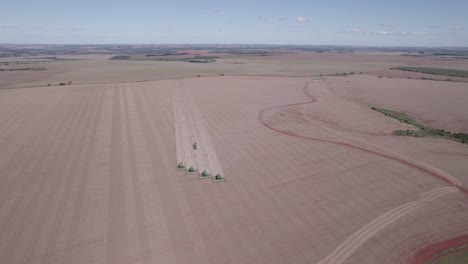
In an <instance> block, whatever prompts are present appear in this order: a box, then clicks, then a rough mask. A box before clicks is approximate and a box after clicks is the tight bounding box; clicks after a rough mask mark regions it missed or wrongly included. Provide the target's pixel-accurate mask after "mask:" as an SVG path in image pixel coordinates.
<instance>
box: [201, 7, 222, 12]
mask: <svg viewBox="0 0 468 264" xmlns="http://www.w3.org/2000/svg"><path fill="white" fill-rule="evenodd" d="M200 9H201V10H204V11H207V12H213V13H220V12H221V11H222V10H221V9H220V8H216V7H208V6H205V7H201V8H200Z"/></svg>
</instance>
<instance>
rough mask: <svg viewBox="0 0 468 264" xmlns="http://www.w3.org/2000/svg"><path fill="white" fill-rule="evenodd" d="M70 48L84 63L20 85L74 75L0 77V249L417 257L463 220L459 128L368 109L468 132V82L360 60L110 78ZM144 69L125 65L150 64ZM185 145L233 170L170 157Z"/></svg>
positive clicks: (184, 151) (150, 255) (33, 256)
mask: <svg viewBox="0 0 468 264" xmlns="http://www.w3.org/2000/svg"><path fill="white" fill-rule="evenodd" d="M67 63H72V62H67ZM76 63H82V64H80V65H83V66H82V67H81V68H79V70H78V71H80V73H76V70H72V71H70V72H69V73H60V74H59V75H53V76H50V77H47V78H50V79H45V80H31V81H27V82H26V83H20V82H19V81H18V83H16V84H13V86H15V87H21V85H24V86H31V85H33V84H34V85H36V84H40V83H43V82H44V81H46V82H48V81H49V80H55V81H69V80H71V81H73V85H67V86H63V87H62V86H61V87H47V86H45V85H43V86H41V87H36V88H22V89H4V90H1V91H0V128H1V131H2V133H0V171H1V172H2V177H1V178H0V181H1V184H0V238H1V239H0V259H1V260H2V262H5V263H12V264H19V263H21V264H26V263H47V264H50V263H112V264H114V263H169V264H170V263H178V264H182V263H321V264H324V263H333V264H338V263H389V264H390V263H408V262H409V261H411V259H412V257H413V253H414V252H416V251H418V250H419V249H421V248H424V247H426V246H427V245H430V244H435V243H438V242H443V241H445V240H449V239H452V238H454V237H458V236H461V235H467V234H468V221H467V220H468V193H467V191H466V189H467V188H468V174H467V171H468V163H467V162H466V160H467V157H468V147H467V145H464V144H460V143H457V142H453V141H449V140H444V139H432V138H411V137H397V136H393V135H391V132H392V131H393V130H396V129H404V128H405V125H403V124H401V123H398V122H396V121H395V120H392V119H390V118H386V117H384V116H382V115H381V114H380V113H377V112H375V111H373V110H371V109H370V108H369V104H375V105H377V106H380V107H383V108H390V109H395V110H400V111H404V112H408V113H410V114H415V116H416V118H418V119H419V120H422V121H423V122H424V121H425V122H428V123H431V122H433V123H434V124H437V125H440V126H441V127H447V128H450V129H451V130H461V131H465V132H466V129H468V126H467V125H468V121H467V120H466V115H464V113H466V112H468V111H467V110H468V109H466V107H467V104H466V102H467V97H466V94H467V93H466V89H468V87H467V84H464V83H449V82H439V81H420V80H407V79H406V80H404V79H400V80H397V79H388V78H381V79H379V78H376V77H375V76H371V75H364V74H363V75H358V76H353V77H334V78H331V77H326V78H325V77H322V78H310V77H307V76H303V77H259V76H218V77H196V78H185V79H171V80H160V81H149V82H121V83H110V81H109V79H110V77H109V76H111V71H110V70H109V69H107V68H106V67H102V65H101V66H100V68H101V69H102V72H101V73H102V74H103V76H105V73H106V72H108V73H109V76H107V77H103V76H101V77H99V78H102V79H101V80H99V79H93V78H94V77H92V76H98V75H97V74H95V75H92V74H91V75H90V76H91V77H90V78H91V80H90V81H89V84H76V83H79V82H80V81H76V79H74V78H70V77H72V76H75V77H76V76H81V77H80V78H82V79H79V80H81V81H83V82H88V81H85V78H86V76H87V74H88V73H89V72H91V71H92V68H91V69H88V68H87V67H85V65H86V63H89V62H82V61H78V62H76ZM94 63H103V64H107V63H109V65H110V66H109V67H111V66H112V67H114V66H115V65H117V64H118V63H128V62H115V61H112V62H111V61H94ZM114 63H117V64H114ZM131 63H135V65H137V63H140V64H138V65H139V66H138V67H140V68H145V67H146V66H148V65H153V63H162V62H131ZM145 63H148V65H147V64H145ZM170 63H172V62H170ZM176 63H182V62H176ZM220 63H221V62H220ZM248 63H251V62H248ZM379 63H380V62H379ZM118 65H119V66H115V67H129V66H128V64H127V65H126V66H125V64H118ZM145 65H146V66H145ZM165 65H172V64H165ZM179 65H180V64H177V65H174V68H170V69H172V70H174V71H175V69H177V67H178V66H179ZM185 65H187V66H186V67H195V66H193V64H189V63H187V64H185ZM213 65H217V64H213ZM226 65H231V66H230V67H240V66H242V64H226ZM336 65H338V63H337V64H336ZM344 65H346V63H345V64H344ZM167 67H169V66H167ZM171 67H172V66H171ZM196 67H198V66H196ZM252 67H253V66H252ZM273 67H281V66H278V65H277V64H276V65H275V66H273ZM288 67H289V66H284V69H289V68H288ZM354 67H355V66H354ZM140 68H135V69H134V70H135V73H134V74H135V75H132V72H131V71H129V72H128V76H127V77H125V76H123V77H121V78H128V80H129V81H132V80H133V78H135V79H137V78H140V77H141V75H140V74H148V75H151V74H153V72H152V71H153V70H148V71H147V72H146V73H141V72H140V70H139V69H140ZM121 69H122V71H124V68H121ZM351 69H353V68H352V67H351ZM354 69H356V68H354ZM199 71H200V68H196V71H194V72H193V73H194V74H195V73H198V72H199ZM258 71H260V70H258ZM291 71H293V70H291ZM304 71H306V70H304ZM116 72H119V71H114V72H112V76H114V75H118V74H116ZM154 72H158V71H156V70H154ZM215 72H216V73H217V72H218V70H215ZM185 73H186V72H185ZM185 73H184V74H185ZM256 73H258V72H256ZM73 74H76V75H73ZM175 74H179V73H175ZM270 74H271V72H270ZM58 76H61V77H60V78H59V77H58ZM64 76H65V77H64ZM161 76H163V74H162V73H161ZM169 77H170V76H169ZM179 77H182V76H179ZM76 78H78V77H76ZM96 78H97V77H96ZM105 78H107V80H105ZM166 78H168V77H167V76H166ZM168 79H170V78H168ZM141 80H142V79H140V81H141ZM98 81H103V83H102V84H99V83H95V84H92V82H98ZM106 81H107V83H105V82H106ZM117 81H119V80H117ZM117 81H116V82H117ZM11 85H12V84H9V86H8V87H9V88H12V86H11ZM392 89H393V90H392ZM188 122H190V125H188V124H189V123H188ZM193 140H196V141H198V144H199V149H198V150H197V151H199V152H196V153H194V151H193V150H192V149H191V143H192V142H191V141H193ZM187 144H190V145H189V146H187ZM180 159H183V160H184V161H185V162H187V163H188V162H193V163H196V165H197V166H198V167H202V166H203V167H207V168H208V169H209V170H212V171H213V172H215V171H216V172H219V171H221V172H222V174H223V176H224V177H225V179H226V180H227V181H226V182H220V183H214V182H212V181H211V180H206V179H199V176H198V175H186V174H185V173H184V172H181V171H177V170H176V165H177V164H178V162H180Z"/></svg>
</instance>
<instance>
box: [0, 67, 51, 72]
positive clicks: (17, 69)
mask: <svg viewBox="0 0 468 264" xmlns="http://www.w3.org/2000/svg"><path fill="white" fill-rule="evenodd" d="M1 71H47V68H16V69H0V72H1Z"/></svg>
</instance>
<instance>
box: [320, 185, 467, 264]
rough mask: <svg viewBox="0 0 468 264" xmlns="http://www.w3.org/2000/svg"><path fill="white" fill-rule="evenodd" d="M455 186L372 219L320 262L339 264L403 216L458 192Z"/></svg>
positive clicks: (431, 193) (424, 195)
mask: <svg viewBox="0 0 468 264" xmlns="http://www.w3.org/2000/svg"><path fill="white" fill-rule="evenodd" d="M457 191H458V189H457V188H454V187H442V188H438V189H433V190H430V191H428V192H425V193H423V194H421V195H420V199H419V200H416V201H412V202H408V203H405V204H403V205H401V206H399V207H397V208H395V209H393V210H390V211H388V212H386V213H384V214H383V215H381V216H379V217H377V218H376V219H374V220H372V221H371V222H370V223H369V224H367V225H365V226H363V227H361V228H360V229H358V230H357V231H356V232H354V233H353V234H352V235H351V236H350V237H348V238H347V239H346V240H345V241H344V242H343V243H341V244H340V245H339V246H338V247H337V248H336V249H335V250H334V251H333V252H332V253H331V254H329V255H328V256H327V257H325V258H324V259H322V260H321V261H320V262H319V264H339V263H343V262H344V261H345V260H346V259H347V258H349V257H350V256H351V255H352V254H353V253H354V252H355V251H356V250H357V249H358V248H359V247H360V246H361V245H362V244H364V242H366V241H367V240H368V239H369V238H370V237H372V236H374V235H375V234H377V233H378V232H379V231H380V230H382V229H383V228H385V227H387V226H388V225H390V224H392V223H393V222H395V221H397V220H398V219H400V218H401V217H403V216H405V215H407V214H410V213H412V212H414V211H416V210H417V209H419V208H421V207H423V206H424V205H426V204H427V203H429V202H431V201H433V200H435V199H437V198H439V197H441V196H444V195H447V194H450V193H453V192H457Z"/></svg>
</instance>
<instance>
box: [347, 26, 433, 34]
mask: <svg viewBox="0 0 468 264" xmlns="http://www.w3.org/2000/svg"><path fill="white" fill-rule="evenodd" d="M339 33H343V34H353V35H374V36H376V35H380V36H425V35H434V34H435V33H430V32H418V31H392V30H390V31H387V30H378V31H369V30H363V29H358V28H352V29H348V30H344V31H341V32H339Z"/></svg>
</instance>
